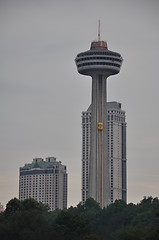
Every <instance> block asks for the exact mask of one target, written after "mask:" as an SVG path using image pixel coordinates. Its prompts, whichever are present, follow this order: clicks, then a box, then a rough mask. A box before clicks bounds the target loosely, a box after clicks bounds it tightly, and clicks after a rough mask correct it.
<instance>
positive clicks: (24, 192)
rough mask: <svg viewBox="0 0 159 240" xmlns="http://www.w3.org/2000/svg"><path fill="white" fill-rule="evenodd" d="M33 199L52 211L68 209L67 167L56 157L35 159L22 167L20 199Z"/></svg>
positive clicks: (20, 172) (20, 173)
mask: <svg viewBox="0 0 159 240" xmlns="http://www.w3.org/2000/svg"><path fill="white" fill-rule="evenodd" d="M27 198H33V199H35V200H37V201H38V202H42V203H43V204H46V205H48V206H49V208H50V210H52V211H53V210H55V209H57V208H59V209H63V208H67V172H66V166H64V165H62V164H61V162H60V161H56V158H54V157H48V158H46V161H44V160H43V159H42V158H35V159H33V161H32V163H30V164H25V165H24V167H20V171H19V199H20V200H25V199H27Z"/></svg>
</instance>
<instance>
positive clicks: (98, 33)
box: [98, 20, 100, 42]
mask: <svg viewBox="0 0 159 240" xmlns="http://www.w3.org/2000/svg"><path fill="white" fill-rule="evenodd" d="M98 42H100V20H98Z"/></svg>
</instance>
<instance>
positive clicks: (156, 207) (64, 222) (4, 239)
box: [0, 197, 159, 240]
mask: <svg viewBox="0 0 159 240" xmlns="http://www.w3.org/2000/svg"><path fill="white" fill-rule="evenodd" d="M0 238H1V240H12V239H16V240H28V239H29V240H42V239H47V240H57V239H58V240H121V239H122V240H134V239H135V240H143V239H144V240H157V239H159V199H158V198H152V197H147V198H146V197H144V198H143V199H142V200H141V201H140V203H139V204H137V205H135V204H133V203H129V204H126V203H125V202H123V201H121V200H118V201H115V203H113V204H110V205H109V206H108V207H107V208H104V209H101V208H100V207H99V204H98V203H97V202H96V201H94V200H93V199H91V198H90V199H88V200H87V201H86V203H85V205H82V204H81V203H79V204H78V205H77V207H70V208H69V209H64V210H59V209H57V210H55V211H54V212H51V211H49V209H48V208H47V207H46V206H44V205H43V204H41V203H38V202H36V201H35V200H33V199H27V200H24V201H19V200H18V199H16V198H14V199H11V200H10V201H9V202H8V204H7V206H6V210H5V212H4V213H1V214H0Z"/></svg>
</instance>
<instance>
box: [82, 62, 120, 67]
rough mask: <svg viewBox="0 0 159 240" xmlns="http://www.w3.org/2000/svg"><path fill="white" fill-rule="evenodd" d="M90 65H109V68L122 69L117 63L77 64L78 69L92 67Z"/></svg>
mask: <svg viewBox="0 0 159 240" xmlns="http://www.w3.org/2000/svg"><path fill="white" fill-rule="evenodd" d="M90 65H107V66H114V67H118V68H120V65H119V64H117V63H110V62H86V63H81V64H77V67H78V68H80V67H84V66H90Z"/></svg>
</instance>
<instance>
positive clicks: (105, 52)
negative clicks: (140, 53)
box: [77, 51, 121, 58]
mask: <svg viewBox="0 0 159 240" xmlns="http://www.w3.org/2000/svg"><path fill="white" fill-rule="evenodd" d="M88 55H109V56H114V57H120V58H121V55H120V54H119V53H116V52H111V51H103V52H102V51H95V52H94V51H93V52H92V51H88V52H83V53H79V54H78V55H77V57H83V56H88Z"/></svg>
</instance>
